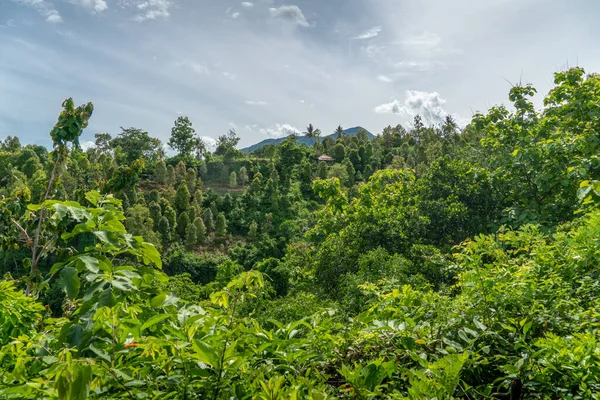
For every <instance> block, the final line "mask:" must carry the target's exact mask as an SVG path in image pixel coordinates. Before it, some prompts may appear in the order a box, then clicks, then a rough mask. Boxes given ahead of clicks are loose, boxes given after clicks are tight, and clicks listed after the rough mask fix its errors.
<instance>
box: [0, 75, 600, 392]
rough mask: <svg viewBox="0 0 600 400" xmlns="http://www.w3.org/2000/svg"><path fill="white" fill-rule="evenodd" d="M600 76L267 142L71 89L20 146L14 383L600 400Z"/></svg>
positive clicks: (1, 305)
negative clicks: (124, 122)
mask: <svg viewBox="0 0 600 400" xmlns="http://www.w3.org/2000/svg"><path fill="white" fill-rule="evenodd" d="M598 87H600V77H598V76H597V75H595V74H591V75H586V74H585V72H584V71H583V69H580V68H572V69H570V70H567V71H563V72H559V73H557V74H556V75H555V87H554V88H553V89H552V90H551V91H550V92H549V93H548V95H547V96H546V97H545V99H544V107H543V108H542V109H541V110H536V109H535V107H534V105H533V102H532V100H531V98H532V96H533V95H534V94H535V90H534V88H532V87H531V86H527V85H526V86H516V87H513V88H512V89H511V91H510V95H509V99H510V101H511V102H512V107H511V108H510V109H509V108H507V107H504V106H498V107H493V108H491V109H490V110H489V111H488V112H486V113H480V114H477V115H475V117H474V118H473V121H472V122H471V123H470V124H469V125H468V126H466V127H465V128H464V129H460V128H459V127H458V126H457V124H456V123H455V121H454V120H453V119H452V118H451V117H448V118H446V120H445V121H444V123H443V124H441V125H440V126H430V127H427V126H425V125H424V124H423V122H422V120H421V118H420V117H416V118H415V119H414V121H413V124H412V127H411V128H410V129H405V128H404V127H402V126H400V125H398V126H396V127H386V128H385V129H384V130H383V132H382V133H381V134H380V135H378V136H376V137H375V138H373V139H370V137H369V135H368V134H367V132H364V131H361V132H359V133H358V134H356V135H344V131H343V129H342V128H341V127H338V129H337V130H336V133H337V134H336V135H334V136H333V137H330V136H327V137H325V138H323V137H322V134H321V131H320V130H319V129H318V128H316V127H314V126H312V125H309V126H308V127H307V129H306V133H305V134H306V136H307V137H309V138H310V139H313V144H312V145H311V146H306V145H298V142H297V137H295V136H291V137H290V138H288V139H287V140H285V141H284V142H282V143H281V144H279V145H267V146H264V147H262V148H261V149H259V150H257V151H255V152H254V153H252V154H244V153H242V152H240V151H239V150H237V149H236V146H237V144H238V142H239V138H238V137H237V135H236V134H235V132H234V131H233V130H231V131H229V132H228V133H227V134H225V135H223V136H221V137H219V140H218V143H217V147H216V150H215V151H214V152H210V151H208V150H207V148H206V146H205V145H204V144H203V142H202V140H201V139H200V138H199V137H198V136H197V135H196V133H195V131H194V129H193V127H192V124H191V122H190V121H189V119H187V118H186V117H180V118H178V119H177V121H176V122H175V125H174V127H173V129H172V132H171V137H170V139H169V141H168V145H169V146H170V147H171V148H172V149H174V150H175V151H176V153H177V154H176V155H175V156H174V157H167V155H166V154H165V153H164V151H163V146H162V143H161V142H160V141H159V140H158V139H155V138H152V137H150V135H149V134H148V132H145V131H143V130H141V129H137V128H127V129H122V132H121V133H120V134H119V135H118V136H116V137H115V138H113V137H112V136H111V135H109V134H106V133H102V134H97V135H96V146H95V147H93V148H90V149H88V150H86V151H82V150H81V149H80V148H79V143H78V140H79V135H80V134H81V132H82V130H83V129H84V128H85V127H86V126H87V121H88V119H89V118H90V117H91V114H92V111H93V107H92V105H91V104H86V105H82V106H80V107H75V105H74V103H73V101H72V100H70V99H69V100H67V101H65V103H64V104H63V106H64V110H63V112H62V113H61V115H60V116H59V120H58V122H57V124H56V125H55V127H54V128H53V129H52V131H51V133H50V136H51V139H52V142H53V149H52V151H51V152H48V150H47V149H46V148H44V147H42V146H36V145H25V146H23V145H21V143H20V142H19V140H18V139H17V138H16V137H7V138H6V139H5V140H3V141H2V142H1V143H0V177H2V178H1V180H0V269H1V272H2V273H3V275H4V277H5V279H4V280H2V281H0V395H1V396H2V397H3V398H18V399H22V398H31V399H38V398H48V399H50V398H60V399H82V398H102V399H105V398H109V399H110V398H115V399H116V398H157V399H158V398H177V399H188V398H212V399H225V398H228V399H229V398H261V399H288V398H298V399H317V398H318V399H325V398H389V399H415V400H416V399H452V398H513V399H517V398H535V399H545V398H564V399H578V398H590V399H591V398H596V397H597V393H600V367H599V366H600V344H599V342H598V338H597V331H598V329H599V328H600V306H599V303H598V301H597V295H598V291H599V290H600V287H599V284H598V279H597V277H598V275H599V273H600V260H598V257H597V254H598V253H599V250H600V249H599V246H600V244H599V242H598V232H599V230H600V210H598V202H599V201H600V184H599V183H598V182H600V179H599V174H600V163H599V159H598V154H599V150H600V148H599V147H600V141H598V138H597V135H598V133H597V132H599V131H600V94H599V92H598ZM323 155H327V156H329V157H325V158H322V160H323V161H319V157H320V156H323ZM329 160H331V161H329ZM495 392H497V393H495Z"/></svg>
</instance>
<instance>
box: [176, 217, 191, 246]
mask: <svg viewBox="0 0 600 400" xmlns="http://www.w3.org/2000/svg"><path fill="white" fill-rule="evenodd" d="M189 224H190V217H188V214H187V213H186V212H182V213H181V214H179V218H177V234H178V235H179V237H180V238H181V240H182V241H185V233H186V230H187V227H188V225H189Z"/></svg>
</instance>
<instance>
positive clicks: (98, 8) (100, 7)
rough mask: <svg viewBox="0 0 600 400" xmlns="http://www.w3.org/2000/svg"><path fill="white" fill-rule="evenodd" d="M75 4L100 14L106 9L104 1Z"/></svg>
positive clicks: (91, 0)
mask: <svg viewBox="0 0 600 400" xmlns="http://www.w3.org/2000/svg"><path fill="white" fill-rule="evenodd" d="M75 4H79V5H81V6H83V7H85V8H88V9H90V10H93V11H94V12H95V13H100V12H102V11H105V10H106V9H107V8H108V4H106V1H105V0H75Z"/></svg>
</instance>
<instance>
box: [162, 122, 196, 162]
mask: <svg viewBox="0 0 600 400" xmlns="http://www.w3.org/2000/svg"><path fill="white" fill-rule="evenodd" d="M198 141H199V139H198V137H197V136H196V131H195V130H194V128H193V127H192V123H191V122H190V120H189V118H188V117H184V116H181V117H178V118H177V119H176V120H175V125H174V126H173V128H171V137H170V138H169V141H168V143H167V144H168V145H169V147H171V148H172V149H173V150H175V151H177V154H179V155H180V156H182V157H184V158H188V157H190V156H191V155H192V153H193V152H194V151H195V150H196V149H197V148H198Z"/></svg>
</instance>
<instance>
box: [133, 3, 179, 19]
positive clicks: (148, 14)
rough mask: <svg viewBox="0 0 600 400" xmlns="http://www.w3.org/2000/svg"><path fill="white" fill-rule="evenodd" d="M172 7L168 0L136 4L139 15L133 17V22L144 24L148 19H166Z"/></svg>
mask: <svg viewBox="0 0 600 400" xmlns="http://www.w3.org/2000/svg"><path fill="white" fill-rule="evenodd" d="M172 6H173V3H172V2H171V1H170V0H145V1H140V2H138V3H137V4H136V8H137V9H138V10H139V13H138V14H137V15H136V16H135V17H133V20H134V21H137V22H144V21H146V20H149V19H158V18H168V17H169V16H170V15H171V12H170V11H169V9H170V8H171V7H172Z"/></svg>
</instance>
